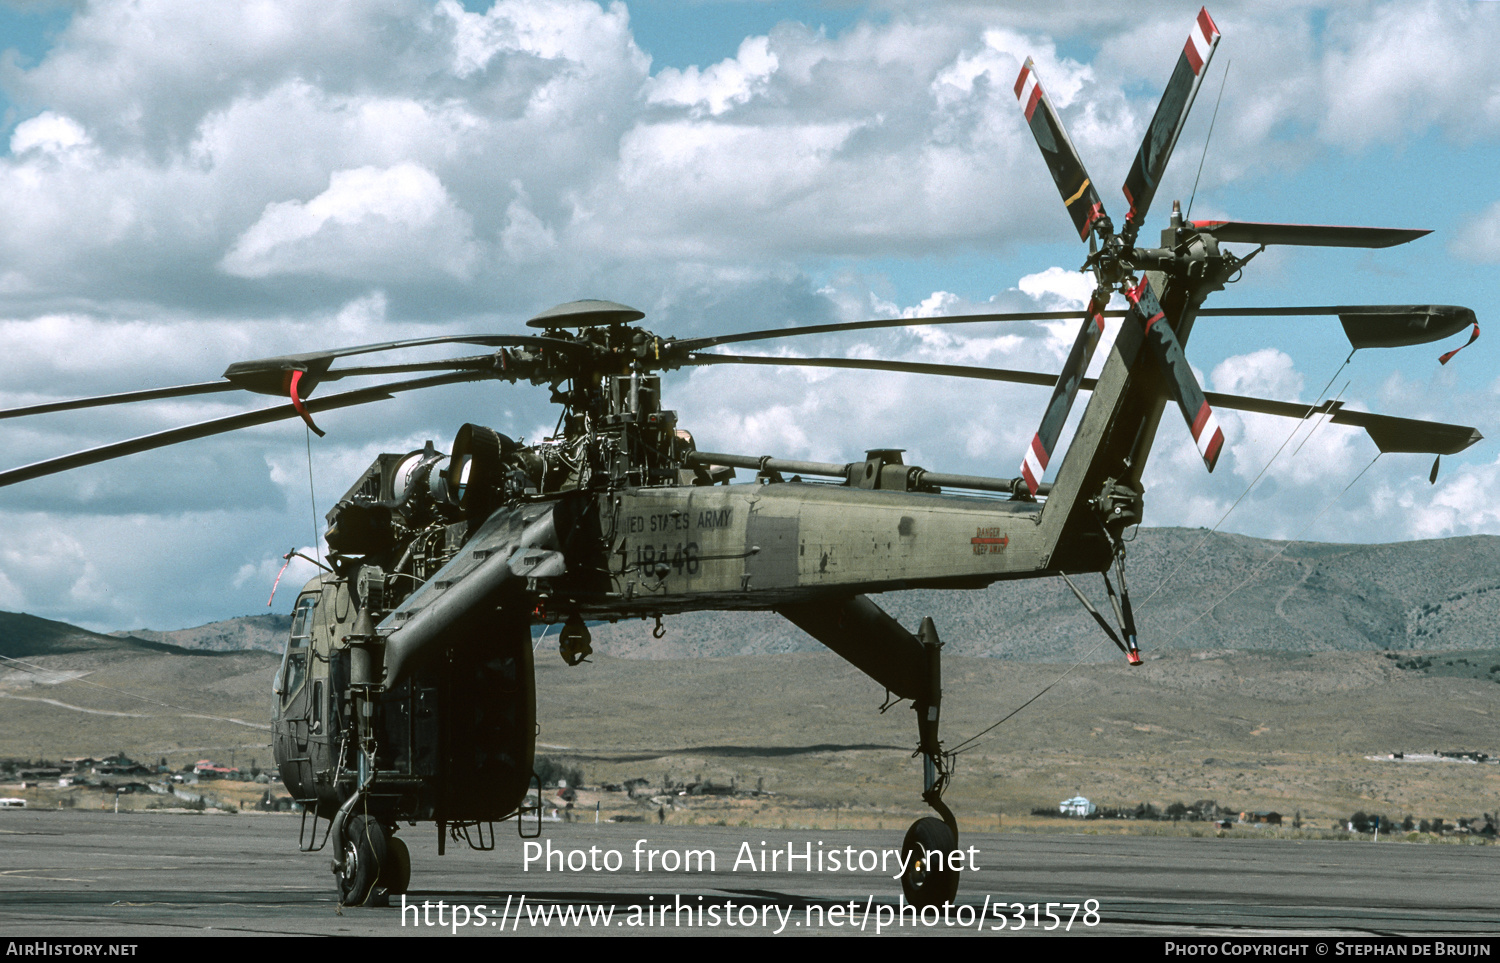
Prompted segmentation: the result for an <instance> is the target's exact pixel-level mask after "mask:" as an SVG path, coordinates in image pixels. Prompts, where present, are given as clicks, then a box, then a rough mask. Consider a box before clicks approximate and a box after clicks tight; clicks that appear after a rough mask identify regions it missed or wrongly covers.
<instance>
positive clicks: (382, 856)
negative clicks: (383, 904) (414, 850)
mask: <svg viewBox="0 0 1500 963" xmlns="http://www.w3.org/2000/svg"><path fill="white" fill-rule="evenodd" d="M386 840H387V836H386V832H385V828H384V827H383V826H381V825H380V823H379V821H378V820H376V819H374V818H372V817H370V816H366V815H364V814H362V813H361V814H359V815H355V816H350V817H349V822H348V823H346V824H345V825H344V869H343V872H342V873H340V874H339V902H340V903H341V904H342V905H344V906H373V905H376V903H377V902H378V900H377V898H376V884H377V883H378V882H379V881H380V874H381V871H382V868H383V867H384V866H385V865H386V863H387V861H388V856H387V849H386Z"/></svg>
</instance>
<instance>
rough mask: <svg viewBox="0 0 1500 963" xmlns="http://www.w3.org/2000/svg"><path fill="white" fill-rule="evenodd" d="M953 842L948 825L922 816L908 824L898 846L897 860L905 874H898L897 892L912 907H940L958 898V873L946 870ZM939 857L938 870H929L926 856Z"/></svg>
mask: <svg viewBox="0 0 1500 963" xmlns="http://www.w3.org/2000/svg"><path fill="white" fill-rule="evenodd" d="M957 845H958V843H957V841H955V840H954V838H953V833H952V832H950V831H949V829H948V824H947V823H945V822H943V821H942V820H941V819H938V818H936V817H934V816H924V817H922V818H921V819H919V820H917V821H916V822H914V823H912V824H911V828H910V829H908V830H907V831H906V839H905V840H904V841H902V843H901V857H902V859H904V860H906V871H905V872H903V873H902V874H901V889H902V890H903V891H905V893H906V901H907V902H908V903H910V904H911V905H913V906H942V905H943V904H944V903H951V902H953V897H955V896H957V895H958V870H956V869H952V868H950V867H949V866H948V854H949V853H951V852H953V849H954V847H955V846H957ZM933 851H937V852H940V853H942V854H943V855H942V866H943V868H942V869H933V868H932V866H931V863H930V861H929V859H928V853H930V852H933Z"/></svg>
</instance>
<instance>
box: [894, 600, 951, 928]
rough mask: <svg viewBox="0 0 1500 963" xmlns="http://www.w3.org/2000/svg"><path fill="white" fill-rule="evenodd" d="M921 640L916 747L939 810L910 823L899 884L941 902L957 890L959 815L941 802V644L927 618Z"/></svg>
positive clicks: (926, 902) (916, 901) (912, 894)
mask: <svg viewBox="0 0 1500 963" xmlns="http://www.w3.org/2000/svg"><path fill="white" fill-rule="evenodd" d="M917 640H918V641H919V642H920V643H921V644H922V651H923V653H924V654H925V655H926V656H927V693H926V698H925V699H922V700H918V701H917V702H916V704H915V705H914V706H913V708H915V709H916V711H917V736H918V742H917V751H918V752H919V753H921V755H922V800H923V802H925V803H927V805H929V806H931V807H932V808H933V809H935V810H936V811H937V814H938V816H940V817H942V818H936V817H933V816H923V817H922V818H921V819H919V820H917V821H916V822H914V823H912V824H911V828H910V829H908V830H907V831H906V839H905V840H903V841H902V843H901V856H902V859H903V860H904V862H905V865H906V870H905V872H903V873H902V874H901V889H902V890H903V891H904V892H905V893H906V901H907V902H908V903H911V904H912V905H913V906H941V905H943V904H944V903H950V902H952V901H953V898H954V897H955V896H957V895H958V870H956V869H954V868H953V867H952V865H951V862H950V861H951V858H952V855H953V853H954V851H955V850H957V849H958V821H957V820H956V819H954V818H953V811H952V810H950V809H949V808H948V806H947V804H945V803H944V802H943V790H944V789H946V788H947V787H948V776H949V772H948V768H947V759H946V758H945V757H944V756H943V750H942V744H941V743H940V742H939V741H938V720H939V716H940V715H941V712H940V710H941V707H942V701H943V674H942V655H941V652H942V647H943V643H942V642H940V641H938V635H937V627H936V626H934V625H933V624H932V619H930V618H924V619H923V620H922V627H921V628H920V629H919V630H918V631H917Z"/></svg>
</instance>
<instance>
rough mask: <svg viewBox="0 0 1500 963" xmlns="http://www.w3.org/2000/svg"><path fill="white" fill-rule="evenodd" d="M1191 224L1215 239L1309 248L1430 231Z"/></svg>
mask: <svg viewBox="0 0 1500 963" xmlns="http://www.w3.org/2000/svg"><path fill="white" fill-rule="evenodd" d="M1191 226H1192V228H1193V229H1194V230H1195V231H1201V232H1203V233H1205V234H1212V235H1213V236H1214V238H1215V239H1217V240H1219V241H1229V242H1235V241H1242V242H1244V243H1247V244H1299V245H1304V246H1309V247H1395V246H1396V245H1397V244H1405V243H1407V242H1408V241H1415V240H1416V239H1417V238H1419V237H1424V236H1426V235H1428V234H1431V233H1432V231H1430V230H1424V229H1422V228H1405V227H1343V226H1340V225H1336V224H1265V223H1259V222H1256V221H1193V222H1191Z"/></svg>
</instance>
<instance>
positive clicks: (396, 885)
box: [380, 836, 411, 896]
mask: <svg viewBox="0 0 1500 963" xmlns="http://www.w3.org/2000/svg"><path fill="white" fill-rule="evenodd" d="M385 853H386V860H385V865H384V866H383V867H382V868H381V873H380V888H381V889H382V890H384V891H385V892H386V894H387V895H389V896H400V895H401V894H402V893H404V892H406V888H407V887H408V886H410V885H411V850H409V849H407V848H406V843H405V841H403V840H402V839H401V838H400V837H398V836H392V837H391V838H390V839H388V840H386V844H385Z"/></svg>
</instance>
